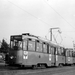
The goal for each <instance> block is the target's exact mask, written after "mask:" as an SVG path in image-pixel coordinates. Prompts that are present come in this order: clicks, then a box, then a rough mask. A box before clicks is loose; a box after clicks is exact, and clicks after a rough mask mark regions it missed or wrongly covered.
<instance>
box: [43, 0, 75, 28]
mask: <svg viewBox="0 0 75 75" xmlns="http://www.w3.org/2000/svg"><path fill="white" fill-rule="evenodd" d="M43 1H44V2H45V3H46V4H47V5H48V6H49V7H50V8H52V9H53V10H54V11H55V12H56V13H57V14H58V15H59V16H60V17H61V18H62V19H63V20H65V21H66V22H67V23H68V25H69V26H71V27H72V28H73V29H75V27H74V26H72V25H71V24H70V23H69V22H68V21H67V20H66V19H65V18H64V17H63V16H61V15H60V14H59V13H58V12H57V11H56V10H55V9H54V8H53V7H52V6H51V5H50V4H48V3H47V2H46V1H45V0H43Z"/></svg>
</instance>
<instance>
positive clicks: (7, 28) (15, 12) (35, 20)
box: [0, 0, 75, 47]
mask: <svg viewBox="0 0 75 75" xmlns="http://www.w3.org/2000/svg"><path fill="white" fill-rule="evenodd" d="M56 27H59V29H53V30H52V34H53V38H52V41H54V42H55V40H56V41H57V43H58V44H60V45H62V46H64V47H73V43H75V0H0V40H2V39H3V38H4V39H5V40H6V41H7V42H8V43H9V42H10V36H11V35H18V34H22V33H31V34H33V35H36V36H40V37H43V38H46V39H49V40H50V28H56ZM58 30H60V31H61V34H60V33H59V32H58ZM54 38H55V39H54Z"/></svg>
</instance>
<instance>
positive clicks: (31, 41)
mask: <svg viewBox="0 0 75 75" xmlns="http://www.w3.org/2000/svg"><path fill="white" fill-rule="evenodd" d="M28 51H35V40H34V39H31V38H28Z"/></svg>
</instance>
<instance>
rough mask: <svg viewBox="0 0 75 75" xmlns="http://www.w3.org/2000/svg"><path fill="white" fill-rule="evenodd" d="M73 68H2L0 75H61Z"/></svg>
mask: <svg viewBox="0 0 75 75" xmlns="http://www.w3.org/2000/svg"><path fill="white" fill-rule="evenodd" d="M74 69H75V66H66V67H58V68H57V67H53V68H44V69H41V68H39V69H34V70H33V69H30V68H24V69H22V68H21V69H20V68H19V69H18V68H16V67H9V66H4V68H3V70H1V68H0V75H30V74H31V75H35V74H36V75H37V74H40V75H41V74H42V75H45V74H46V73H47V74H48V73H50V75H51V74H55V73H61V72H66V71H70V70H74Z"/></svg>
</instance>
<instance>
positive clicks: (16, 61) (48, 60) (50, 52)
mask: <svg viewBox="0 0 75 75" xmlns="http://www.w3.org/2000/svg"><path fill="white" fill-rule="evenodd" d="M67 52H68V49H67V50H66V49H65V48H64V47H62V46H59V45H57V44H54V43H52V42H51V41H49V40H46V39H42V38H40V37H38V36H35V35H31V34H30V33H25V34H22V35H12V36H11V37H10V50H9V52H8V53H7V54H6V64H8V65H21V66H32V67H36V66H37V67H40V66H45V67H48V66H60V65H65V64H67V63H71V64H72V63H75V58H72V55H71V57H70V60H71V61H70V60H69V57H68V56H67V55H66V54H67ZM71 52H72V53H73V51H71ZM73 57H74V54H73Z"/></svg>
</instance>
